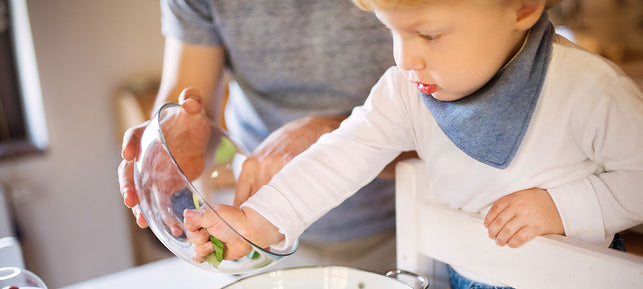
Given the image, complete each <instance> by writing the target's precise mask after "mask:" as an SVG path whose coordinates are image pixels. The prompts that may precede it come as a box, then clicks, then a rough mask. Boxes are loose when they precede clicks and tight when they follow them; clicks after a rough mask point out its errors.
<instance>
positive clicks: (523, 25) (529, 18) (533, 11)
mask: <svg viewBox="0 0 643 289" xmlns="http://www.w3.org/2000/svg"><path fill="white" fill-rule="evenodd" d="M518 3H519V4H518V5H517V6H516V9H515V14H516V18H515V22H514V28H515V29H516V30H523V31H524V30H528V29H530V28H531V27H532V26H534V24H536V22H538V19H540V15H542V14H543V11H544V10H545V1H518Z"/></svg>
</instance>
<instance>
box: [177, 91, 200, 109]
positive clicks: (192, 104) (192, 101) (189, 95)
mask: <svg viewBox="0 0 643 289" xmlns="http://www.w3.org/2000/svg"><path fill="white" fill-rule="evenodd" d="M179 104H180V105H181V107H183V109H184V110H185V111H186V112H187V113H189V114H198V113H200V112H201V109H202V104H203V98H202V97H201V94H200V93H199V91H198V90H196V89H195V88H191V87H188V88H185V89H183V91H181V94H180V95H179Z"/></svg>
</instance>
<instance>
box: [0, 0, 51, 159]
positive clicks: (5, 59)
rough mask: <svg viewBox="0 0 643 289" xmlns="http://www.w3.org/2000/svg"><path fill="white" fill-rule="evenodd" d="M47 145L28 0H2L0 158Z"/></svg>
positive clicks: (38, 149) (0, 18)
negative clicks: (26, 1) (26, 0)
mask: <svg viewBox="0 0 643 289" xmlns="http://www.w3.org/2000/svg"><path fill="white" fill-rule="evenodd" d="M47 146H48V139H47V131H46V125H45V116H44V109H43V107H42V94H41V90H40V80H39V77H38V70H37V67H36V59H35V53H34V49H33V39H32V36H31V28H30V24H29V17H28V14H27V5H26V3H25V0H0V159H6V158H8V157H13V156H16V155H21V154H24V153H30V152H37V151H43V150H45V149H46V147H47Z"/></svg>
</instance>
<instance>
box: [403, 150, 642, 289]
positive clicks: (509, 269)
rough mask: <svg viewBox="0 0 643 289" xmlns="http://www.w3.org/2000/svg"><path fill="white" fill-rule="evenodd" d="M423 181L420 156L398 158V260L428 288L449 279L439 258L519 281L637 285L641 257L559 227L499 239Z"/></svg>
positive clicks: (580, 285) (479, 218)
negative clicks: (513, 244) (509, 243)
mask: <svg viewBox="0 0 643 289" xmlns="http://www.w3.org/2000/svg"><path fill="white" fill-rule="evenodd" d="M463 181H466V180H463ZM427 187H428V182H427V176H426V173H425V171H424V164H423V162H422V161H420V160H418V159H413V160H407V161H403V162H400V163H399V164H398V165H397V171H396V207H397V208H396V218H397V267H398V268H399V269H404V270H408V271H412V272H418V273H422V274H424V275H426V276H427V277H429V278H430V279H432V283H433V284H432V286H431V288H446V287H447V286H448V275H447V272H446V267H445V266H444V263H448V264H453V265H457V266H460V267H462V268H465V269H467V270H470V271H471V272H475V273H477V274H480V275H482V276H485V277H487V278H490V279H493V280H496V281H499V282H502V283H504V284H507V285H509V286H512V287H515V288H521V289H522V288H525V289H529V288H597V289H598V288H601V289H603V288H643V257H639V256H635V255H632V254H628V253H625V252H620V251H617V250H613V249H609V248H603V247H600V246H597V245H593V244H588V243H585V242H581V241H578V240H575V239H571V238H567V237H564V236H558V235H548V236H542V237H536V238H535V239H534V240H531V241H530V242H528V243H527V244H525V245H523V246H521V247H520V248H516V249H512V248H508V247H499V246H497V245H496V244H495V243H494V241H493V240H491V239H489V238H488V237H487V231H486V229H485V228H484V226H483V224H482V222H483V218H484V216H483V215H481V214H472V213H467V212H464V211H459V210H455V209H451V208H448V207H446V206H445V205H442V204H438V203H436V202H434V201H431V198H430V192H428V191H427Z"/></svg>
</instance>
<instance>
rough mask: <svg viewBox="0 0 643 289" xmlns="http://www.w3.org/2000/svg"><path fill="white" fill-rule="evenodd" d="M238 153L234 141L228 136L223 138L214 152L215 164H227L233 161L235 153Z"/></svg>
mask: <svg viewBox="0 0 643 289" xmlns="http://www.w3.org/2000/svg"><path fill="white" fill-rule="evenodd" d="M236 153H237V148H236V147H235V146H234V144H233V143H232V141H230V140H229V139H228V138H225V137H224V138H221V142H220V143H219V147H218V148H217V150H216V151H215V152H214V163H215V164H225V163H229V162H230V161H232V159H233V158H234V155H235V154H236Z"/></svg>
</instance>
